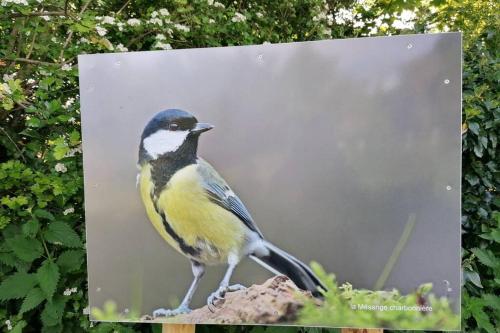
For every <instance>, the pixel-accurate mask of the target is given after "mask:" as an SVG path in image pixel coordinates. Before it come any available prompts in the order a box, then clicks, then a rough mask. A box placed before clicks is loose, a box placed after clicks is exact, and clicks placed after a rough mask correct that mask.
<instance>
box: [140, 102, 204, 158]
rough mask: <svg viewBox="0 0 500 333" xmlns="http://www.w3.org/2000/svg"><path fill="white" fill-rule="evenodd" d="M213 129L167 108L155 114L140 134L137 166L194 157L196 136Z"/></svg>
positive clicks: (183, 112)
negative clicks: (149, 162) (174, 158)
mask: <svg viewBox="0 0 500 333" xmlns="http://www.w3.org/2000/svg"><path fill="white" fill-rule="evenodd" d="M212 128H213V126H212V125H210V124H206V123H200V122H198V120H197V119H196V117H195V116H193V115H192V114H191V113H189V112H186V111H183V110H179V109H168V110H165V111H161V112H158V113H157V114H156V115H155V116H154V117H153V118H152V119H151V120H150V121H149V122H148V123H147V125H146V127H145V128H144V131H143V132H142V135H141V144H140V147H139V164H141V163H142V162H144V161H150V160H156V159H158V158H160V157H164V156H171V157H176V158H183V157H188V156H189V157H191V155H194V157H196V149H197V147H198V137H199V135H200V134H201V133H203V132H206V131H208V130H210V129H212Z"/></svg>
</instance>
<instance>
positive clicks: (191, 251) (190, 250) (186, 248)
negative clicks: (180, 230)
mask: <svg viewBox="0 0 500 333" xmlns="http://www.w3.org/2000/svg"><path fill="white" fill-rule="evenodd" d="M151 200H152V201H153V203H154V206H155V210H156V212H157V213H158V214H159V215H160V216H161V220H162V222H163V226H164V227H165V230H166V231H167V233H168V234H169V235H170V237H172V238H173V240H175V241H176V242H177V244H178V245H179V248H180V249H181V251H182V252H183V253H185V254H188V255H190V256H193V257H199V255H200V253H201V250H200V249H199V248H196V247H193V246H190V245H187V244H186V242H184V239H182V238H181V237H180V236H179V235H177V233H176V232H175V231H174V229H172V226H171V225H170V223H168V221H167V218H166V216H165V213H163V212H162V211H161V210H160V209H159V208H158V207H157V206H156V200H155V198H154V197H153V196H151Z"/></svg>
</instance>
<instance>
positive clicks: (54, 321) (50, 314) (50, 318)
mask: <svg viewBox="0 0 500 333" xmlns="http://www.w3.org/2000/svg"><path fill="white" fill-rule="evenodd" d="M65 304H66V300H65V299H63V298H61V297H57V298H54V300H52V301H51V302H47V303H45V307H44V309H43V311H42V313H41V315H40V319H41V320H42V323H43V325H44V326H56V325H58V324H59V323H60V322H61V319H62V316H63V311H64V306H65Z"/></svg>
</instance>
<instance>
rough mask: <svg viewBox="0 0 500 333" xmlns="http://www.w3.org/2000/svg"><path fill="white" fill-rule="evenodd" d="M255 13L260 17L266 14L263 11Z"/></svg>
mask: <svg viewBox="0 0 500 333" xmlns="http://www.w3.org/2000/svg"><path fill="white" fill-rule="evenodd" d="M255 15H257V17H258V18H263V17H264V14H262V13H261V12H257V13H256V14H255Z"/></svg>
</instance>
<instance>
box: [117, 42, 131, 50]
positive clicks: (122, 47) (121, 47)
mask: <svg viewBox="0 0 500 333" xmlns="http://www.w3.org/2000/svg"><path fill="white" fill-rule="evenodd" d="M116 50H117V51H119V52H127V51H128V49H127V48H126V47H125V46H123V44H122V43H120V44H118V45H116Z"/></svg>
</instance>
